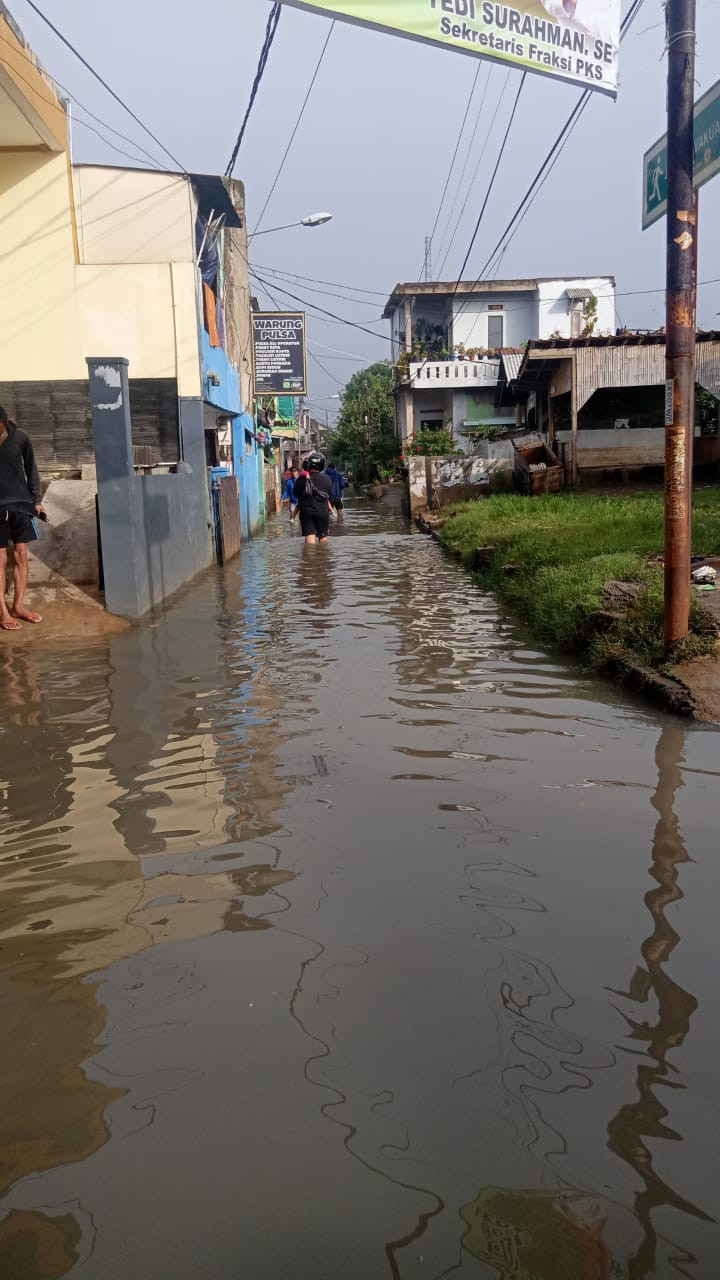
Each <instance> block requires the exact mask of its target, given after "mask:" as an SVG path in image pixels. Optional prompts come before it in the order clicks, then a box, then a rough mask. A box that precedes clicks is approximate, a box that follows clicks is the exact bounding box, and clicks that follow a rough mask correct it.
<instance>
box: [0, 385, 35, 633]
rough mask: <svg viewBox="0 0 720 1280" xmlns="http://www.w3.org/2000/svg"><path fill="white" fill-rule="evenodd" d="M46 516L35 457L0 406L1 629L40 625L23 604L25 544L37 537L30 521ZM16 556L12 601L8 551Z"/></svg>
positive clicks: (26, 554) (22, 433)
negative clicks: (9, 603)
mask: <svg viewBox="0 0 720 1280" xmlns="http://www.w3.org/2000/svg"><path fill="white" fill-rule="evenodd" d="M44 514H45V508H44V507H43V505H42V487H41V485H40V476H39V475H38V469H37V466H36V465H35V454H34V453H33V447H32V445H31V443H30V437H29V436H28V435H27V434H26V432H24V431H21V430H20V428H19V427H16V425H15V423H14V422H11V421H10V419H9V417H8V415H7V412H6V410H5V409H3V407H2V405H0V630H2V631H19V630H20V626H21V621H22V622H42V618H41V617H40V614H39V613H35V612H34V611H33V610H32V609H28V608H27V606H26V604H25V589H26V587H27V581H28V543H29V542H34V541H35V538H36V537H37V534H36V533H35V530H34V528H33V518H34V517H35V516H36V515H42V516H44ZM10 542H12V544H13V550H14V553H15V569H14V572H13V602H12V607H11V608H9V609H8V606H7V601H6V599H5V590H6V585H7V584H6V577H7V549H8V544H9V543H10Z"/></svg>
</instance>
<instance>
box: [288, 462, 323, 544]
mask: <svg viewBox="0 0 720 1280" xmlns="http://www.w3.org/2000/svg"><path fill="white" fill-rule="evenodd" d="M305 466H306V468H307V472H306V473H305V474H301V475H299V476H298V478H297V480H296V481H295V501H296V502H297V504H298V511H299V515H300V528H301V529H302V533H303V537H304V539H305V541H306V542H310V543H312V542H325V541H326V540H327V536H328V530H329V527H330V507H331V505H332V483H331V481H330V479H329V477H328V476H326V475H324V474H323V472H324V471H325V458H324V456H323V454H322V453H311V454H310V456H309V457H308V458H306V460H305Z"/></svg>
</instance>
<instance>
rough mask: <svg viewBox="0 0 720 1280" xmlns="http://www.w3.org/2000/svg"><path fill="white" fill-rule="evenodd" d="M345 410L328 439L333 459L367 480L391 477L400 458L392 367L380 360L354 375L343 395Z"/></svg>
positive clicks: (342, 411) (342, 409)
mask: <svg viewBox="0 0 720 1280" xmlns="http://www.w3.org/2000/svg"><path fill="white" fill-rule="evenodd" d="M340 398H341V400H342V408H341V410H340V416H339V417H338V423H337V427H336V429H335V431H334V432H333V433H332V435H331V436H330V437H329V438H328V450H329V452H330V454H331V455H332V456H333V458H335V459H337V460H338V461H339V462H343V463H344V464H345V465H346V466H349V467H352V469H353V471H354V472H355V473H356V475H358V476H359V477H360V478H362V479H363V480H366V481H367V480H372V479H374V478H375V477H376V476H378V475H379V476H384V475H386V474H387V472H388V470H389V467H388V464H389V463H390V461H391V460H392V459H393V458H395V457H397V455H398V452H399V446H398V441H397V437H396V435H395V413H394V408H393V396H392V366H391V365H390V363H389V362H388V361H385V360H379V361H378V362H377V363H376V364H371V365H370V366H369V367H368V368H367V369H360V370H359V371H358V373H354V374H353V376H352V378H351V379H350V381H349V382H348V384H347V386H346V387H345V389H344V390H343V391H342V392H341V397H340Z"/></svg>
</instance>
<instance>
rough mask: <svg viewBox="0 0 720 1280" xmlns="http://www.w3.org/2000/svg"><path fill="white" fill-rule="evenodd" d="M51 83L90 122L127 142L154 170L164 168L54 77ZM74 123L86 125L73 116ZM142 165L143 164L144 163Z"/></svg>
mask: <svg viewBox="0 0 720 1280" xmlns="http://www.w3.org/2000/svg"><path fill="white" fill-rule="evenodd" d="M53 81H54V83H55V84H56V85H57V87H58V89H62V91H63V93H64V94H66V95H67V97H68V98H70V100H71V101H72V102H74V103H75V106H76V107H79V108H80V110H81V111H84V112H85V115H86V116H89V117H90V119H91V120H95V121H96V122H97V124H101V125H102V127H103V129H107V131H108V133H112V134H114V136H115V137H116V138H121V139H122V141H123V142H129V143H130V146H131V147H134V148H135V150H136V151H140V152H142V154H143V155H144V156H147V158H148V160H150V162H151V163H152V165H153V166H154V168H156V169H164V168H165V165H164V164H163V162H162V161H161V160H158V158H157V156H154V155H152V153H151V152H150V151H147V150H146V149H145V147H143V146H142V144H141V143H139V142H136V141H135V139H134V138H130V137H128V135H127V134H126V133H121V132H120V130H119V129H114V128H113V126H112V125H111V124H108V122H107V120H103V119H102V117H101V116H98V115H95V112H94V111H91V110H90V108H89V107H86V106H85V103H84V102H81V101H80V99H79V98H77V97H76V96H75V94H74V93H72V92H71V90H70V89H67V88H66V87H65V85H64V84H61V83H60V81H59V80H57V79H56V78H55V76H53ZM74 123H75V124H86V121H84V120H80V118H79V117H78V116H75V117H74ZM86 127H87V128H88V129H89V128H90V125H86ZM93 132H97V130H94V131H93ZM99 137H101V138H102V139H103V142H107V145H108V146H109V147H112V146H113V144H112V142H110V141H109V139H108V138H105V137H103V135H102V134H100V135H99ZM113 150H114V151H119V152H120V155H127V152H124V151H122V150H121V149H120V147H113ZM142 163H144V161H143V162H142Z"/></svg>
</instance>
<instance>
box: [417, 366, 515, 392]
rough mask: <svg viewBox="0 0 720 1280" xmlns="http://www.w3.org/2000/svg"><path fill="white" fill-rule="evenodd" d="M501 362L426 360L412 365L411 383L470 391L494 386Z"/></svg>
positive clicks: (418, 385)
mask: <svg viewBox="0 0 720 1280" xmlns="http://www.w3.org/2000/svg"><path fill="white" fill-rule="evenodd" d="M499 372H500V361H499V360H426V361H419V362H418V363H414V362H413V363H411V365H410V382H411V383H412V385H413V386H415V387H421V386H422V387H426V388H427V389H428V390H429V389H430V388H432V387H454V388H455V389H456V390H458V391H461V390H465V389H467V390H470V389H472V388H473V387H477V386H478V385H482V386H486V387H487V386H492V385H493V384H494V383H496V382H497V380H498V374H499Z"/></svg>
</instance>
